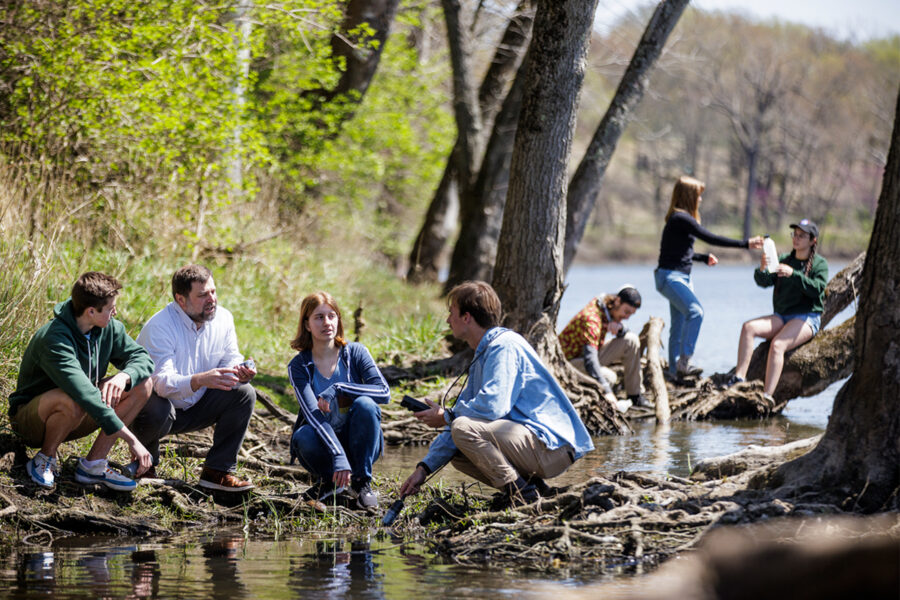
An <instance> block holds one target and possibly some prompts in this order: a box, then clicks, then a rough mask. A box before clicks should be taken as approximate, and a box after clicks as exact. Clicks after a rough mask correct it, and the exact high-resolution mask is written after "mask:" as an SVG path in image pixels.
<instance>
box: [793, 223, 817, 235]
mask: <svg viewBox="0 0 900 600" xmlns="http://www.w3.org/2000/svg"><path fill="white" fill-rule="evenodd" d="M791 229H800V230H801V231H805V232H806V233H808V234H809V235H811V236H813V237H814V238H818V237H819V226H818V225H816V224H815V223H814V222H813V221H810V220H809V219H800V222H799V223H791Z"/></svg>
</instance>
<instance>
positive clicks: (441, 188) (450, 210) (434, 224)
mask: <svg viewBox="0 0 900 600" xmlns="http://www.w3.org/2000/svg"><path fill="white" fill-rule="evenodd" d="M454 151H456V150H455V149H454ZM456 179H457V178H456V163H455V162H454V161H453V159H452V158H451V159H448V160H447V166H445V167H444V174H443V176H441V182H440V184H438V187H437V191H435V193H434V197H433V198H432V199H431V204H429V205H428V212H426V213H425V222H424V223H422V228H421V229H420V230H419V234H418V235H417V236H416V241H415V242H414V243H413V247H412V251H410V253H409V269H408V270H407V272H406V279H407V280H408V281H411V282H413V283H423V282H426V281H437V280H438V270H439V268H440V267H439V265H440V258H441V254H442V253H443V251H444V248H445V247H446V246H447V240H448V239H450V236H451V235H453V230H454V228H455V227H456V221H457V218H458V216H459V193H458V188H457V185H456Z"/></svg>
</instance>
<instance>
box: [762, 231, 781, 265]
mask: <svg viewBox="0 0 900 600" xmlns="http://www.w3.org/2000/svg"><path fill="white" fill-rule="evenodd" d="M763 254H765V255H766V271H768V272H769V273H774V272H775V267H777V266H778V253H777V252H775V242H773V241H772V238H770V237H769V236H768V235H767V236H766V237H765V238H764V239H763Z"/></svg>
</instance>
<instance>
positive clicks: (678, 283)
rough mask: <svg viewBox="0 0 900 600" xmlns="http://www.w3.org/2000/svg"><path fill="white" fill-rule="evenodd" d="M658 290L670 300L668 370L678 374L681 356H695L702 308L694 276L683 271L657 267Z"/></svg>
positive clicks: (701, 319)
mask: <svg viewBox="0 0 900 600" xmlns="http://www.w3.org/2000/svg"><path fill="white" fill-rule="evenodd" d="M653 274H654V277H655V279H656V289H657V291H659V293H660V294H662V295H663V296H664V297H665V298H666V300H668V301H669V314H670V316H671V321H672V324H671V326H670V327H669V371H670V372H671V373H673V374H674V373H675V363H676V362H678V357H680V356H693V355H694V348H695V347H696V345H697V337H698V336H699V335H700V325H702V324H703V307H702V306H700V301H699V300H697V296H695V295H694V286H693V285H692V284H691V276H690V275H688V274H687V273H682V272H681V271H670V270H669V269H656V270H655V271H654V272H653Z"/></svg>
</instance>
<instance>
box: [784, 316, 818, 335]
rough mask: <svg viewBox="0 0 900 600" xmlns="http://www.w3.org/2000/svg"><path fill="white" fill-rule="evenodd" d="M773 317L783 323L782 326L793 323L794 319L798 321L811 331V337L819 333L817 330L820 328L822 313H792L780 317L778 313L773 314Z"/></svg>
mask: <svg viewBox="0 0 900 600" xmlns="http://www.w3.org/2000/svg"><path fill="white" fill-rule="evenodd" d="M775 316H776V317H778V318H779V319H781V320H782V321H784V324H785V325H787V322H788V321H793V320H794V319H800V320H801V321H803V322H804V323H806V324H807V325H809V326H810V328H811V329H812V332H813V335H816V334H817V333H819V329H821V327H822V313H815V312H809V313H793V314H790V315H782V314H780V313H775Z"/></svg>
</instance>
